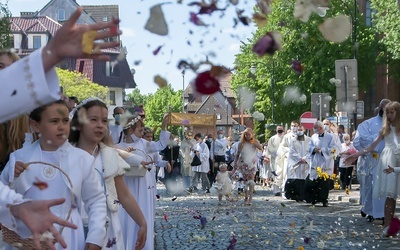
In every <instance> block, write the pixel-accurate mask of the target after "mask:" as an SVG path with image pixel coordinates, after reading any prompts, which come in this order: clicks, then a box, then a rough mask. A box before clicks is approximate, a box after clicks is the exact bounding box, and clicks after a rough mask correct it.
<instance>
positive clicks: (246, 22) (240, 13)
mask: <svg viewBox="0 0 400 250" xmlns="http://www.w3.org/2000/svg"><path fill="white" fill-rule="evenodd" d="M243 12H244V10H236V14H237V17H238V19H239V21H240V22H241V23H242V24H244V25H246V26H248V25H249V24H250V23H251V19H250V18H249V17H247V16H244V15H243Z"/></svg>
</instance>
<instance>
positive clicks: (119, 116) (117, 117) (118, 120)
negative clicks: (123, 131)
mask: <svg viewBox="0 0 400 250" xmlns="http://www.w3.org/2000/svg"><path fill="white" fill-rule="evenodd" d="M114 119H115V122H116V123H119V122H120V121H121V115H120V114H116V115H115V117H114Z"/></svg>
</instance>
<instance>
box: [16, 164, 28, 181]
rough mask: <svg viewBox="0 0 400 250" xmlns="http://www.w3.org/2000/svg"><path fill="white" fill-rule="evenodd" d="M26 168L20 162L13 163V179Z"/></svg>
mask: <svg viewBox="0 0 400 250" xmlns="http://www.w3.org/2000/svg"><path fill="white" fill-rule="evenodd" d="M26 168H27V166H26V165H25V164H24V163H23V162H21V161H17V162H15V167H14V178H17V177H19V176H20V174H22V172H24V170H25V169H26Z"/></svg>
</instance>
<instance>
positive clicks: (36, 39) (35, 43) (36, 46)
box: [33, 36, 42, 49]
mask: <svg viewBox="0 0 400 250" xmlns="http://www.w3.org/2000/svg"><path fill="white" fill-rule="evenodd" d="M40 47H42V38H41V37H40V36H33V48H34V49H39V48H40Z"/></svg>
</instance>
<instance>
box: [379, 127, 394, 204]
mask: <svg viewBox="0 0 400 250" xmlns="http://www.w3.org/2000/svg"><path fill="white" fill-rule="evenodd" d="M390 128H391V130H390V134H389V135H388V136H386V137H385V147H384V149H383V150H382V153H381V154H380V156H379V161H378V165H377V166H376V167H377V178H376V181H375V183H374V187H373V197H375V198H386V197H390V198H395V199H396V198H397V196H398V195H399V194H400V184H399V182H398V177H399V173H398V171H399V170H398V169H397V168H396V166H400V148H399V142H400V135H397V138H395V137H396V134H395V128H394V127H392V126H391V127H390ZM387 166H391V167H395V171H396V172H395V173H391V174H385V173H383V170H384V169H387Z"/></svg>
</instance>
